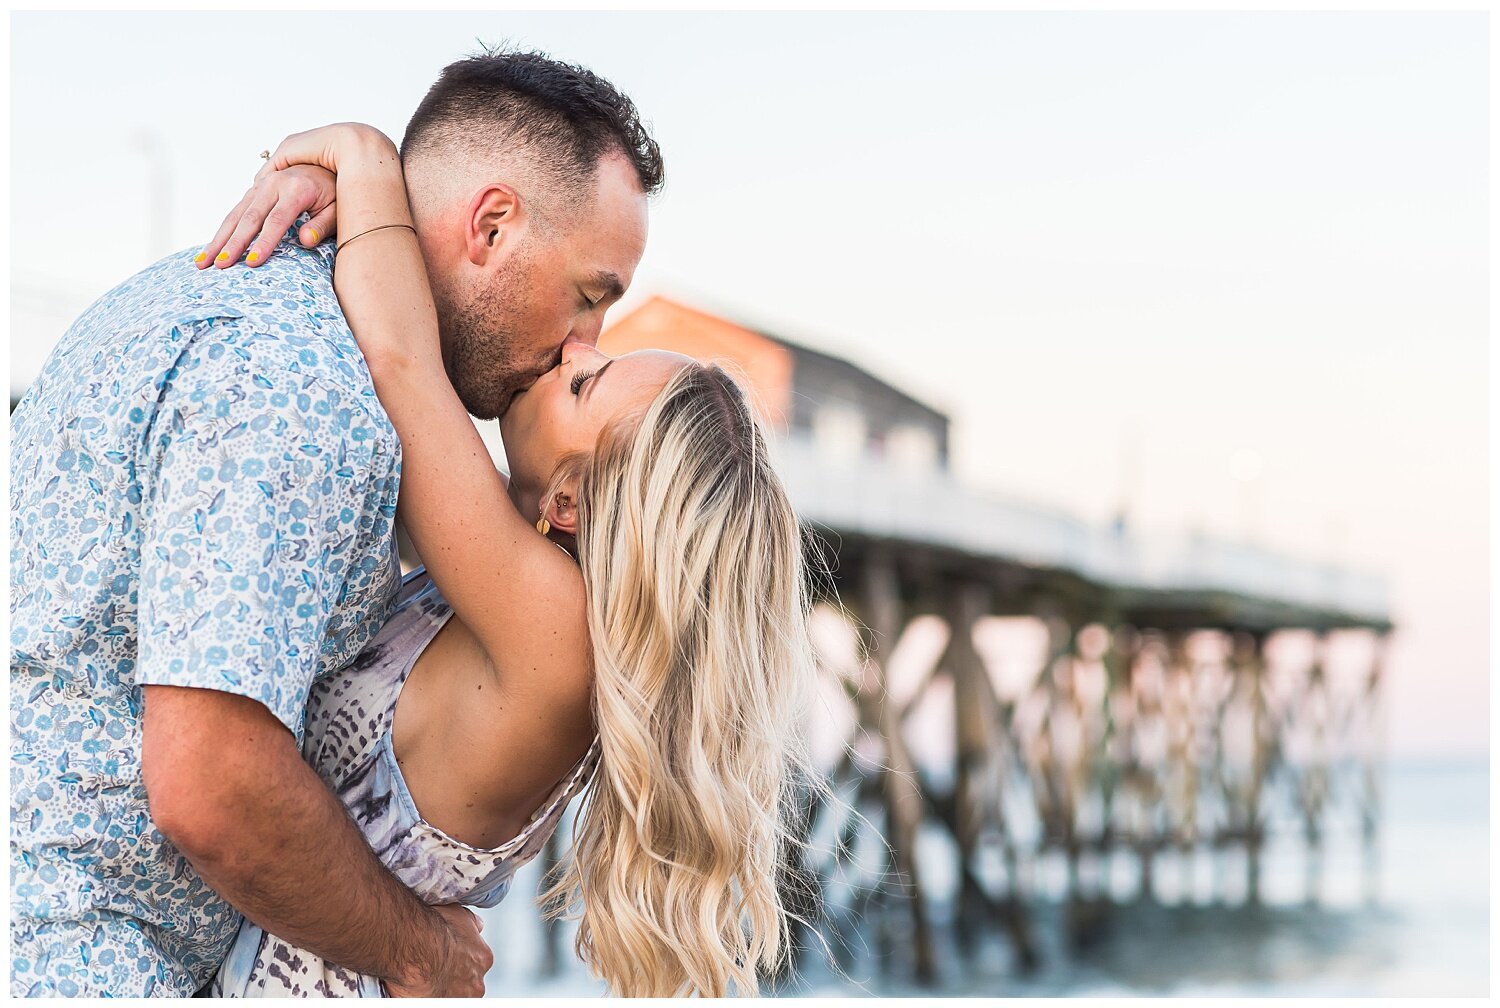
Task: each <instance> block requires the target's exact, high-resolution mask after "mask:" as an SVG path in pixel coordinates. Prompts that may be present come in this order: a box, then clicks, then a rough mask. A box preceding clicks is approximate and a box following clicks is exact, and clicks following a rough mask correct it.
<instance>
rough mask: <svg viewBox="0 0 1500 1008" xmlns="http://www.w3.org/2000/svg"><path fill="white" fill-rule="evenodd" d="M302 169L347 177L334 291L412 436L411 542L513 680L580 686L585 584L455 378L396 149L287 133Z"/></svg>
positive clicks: (404, 503) (339, 204)
mask: <svg viewBox="0 0 1500 1008" xmlns="http://www.w3.org/2000/svg"><path fill="white" fill-rule="evenodd" d="M291 163H309V164H318V165H321V166H322V167H324V168H327V169H329V170H331V171H334V172H335V173H336V176H337V197H336V203H335V206H336V210H337V217H338V220H337V226H338V233H339V236H340V239H341V242H342V247H341V251H340V252H339V253H338V260H337V265H336V267H335V271H334V288H335V290H336V292H337V293H338V296H339V302H340V304H341V306H342V307H343V309H344V314H345V316H346V318H347V319H348V322H349V327H350V328H351V329H352V330H353V332H354V335H355V338H356V339H357V340H358V342H359V346H360V349H361V351H362V352H363V353H364V356H365V360H366V362H367V363H368V365H369V368H370V373H371V375H372V377H373V378H374V380H375V391H376V394H377V395H378V396H379V397H380V402H381V405H382V406H384V407H385V410H386V413H387V414H388V415H389V416H390V418H391V422H392V424H394V425H395V428H396V432H397V434H398V435H399V436H400V438H401V454H402V468H401V500H400V508H401V515H402V522H403V524H404V525H405V527H406V530H407V533H408V534H409V535H410V536H411V539H412V543H413V545H415V546H416V549H417V552H418V553H419V554H420V555H421V557H422V560H423V562H424V563H425V564H426V565H427V570H428V571H429V573H431V575H432V578H433V580H434V581H435V582H436V583H437V585H438V588H439V590H441V591H442V593H443V596H444V597H445V598H446V599H447V600H448V602H449V604H450V605H451V606H452V607H453V610H454V612H455V613H456V614H457V615H458V617H459V618H460V619H461V620H463V622H464V623H465V624H467V626H468V627H469V628H470V630H471V631H472V632H473V633H474V635H475V636H476V637H477V638H478V639H479V641H480V643H481V645H482V646H483V647H484V648H485V650H486V652H487V653H488V654H489V656H490V660H491V662H492V663H493V664H494V665H495V667H496V669H497V670H499V672H500V674H501V676H502V680H503V681H508V682H510V683H511V684H513V685H516V686H521V687H525V686H540V685H543V684H547V685H552V684H562V685H566V686H567V687H570V688H571V687H576V686H577V685H579V681H578V680H577V679H575V678H574V675H573V673H574V672H575V671H576V673H577V674H578V675H585V674H586V672H587V667H588V643H587V627H586V622H585V616H584V605H583V579H582V576H581V575H580V574H579V571H578V568H577V566H576V565H575V564H574V563H573V562H572V559H571V558H570V557H568V556H567V555H566V554H565V553H564V552H563V551H561V550H559V549H558V548H557V547H556V546H555V545H554V544H553V543H552V542H551V541H550V540H548V539H546V538H544V537H543V536H541V535H539V534H538V533H537V531H536V529H534V528H533V527H532V525H531V523H530V522H528V521H526V520H525V519H524V518H523V517H521V515H519V514H518V513H517V512H516V510H515V508H514V507H512V506H511V503H510V500H509V498H508V497H507V496H506V493H505V484H504V481H503V477H502V476H501V475H500V474H499V473H498V472H496V470H495V466H494V463H493V462H492V461H491V459H490V456H489V452H488V451H487V450H486V448H485V446H484V442H483V441H482V440H481V439H480V437H479V432H478V431H477V430H475V429H474V424H473V421H471V420H470V419H469V415H468V412H467V411H466V410H465V409H464V407H463V404H462V403H461V402H460V401H459V399H458V395H457V393H455V392H454V390H453V386H452V384H451V383H450V382H449V380H448V376H447V372H446V370H445V369H444V366H443V359H442V350H441V344H440V342H439V337H438V328H437V313H436V310H435V309H434V307H433V303H432V293H431V290H430V288H429V286H428V283H427V272H426V269H425V268H424V265H423V261H422V255H421V250H420V248H419V247H418V245H417V241H416V235H415V232H414V231H412V230H410V227H411V225H412V217H411V210H410V207H409V206H408V203H407V197H406V187H405V182H404V180H403V177H402V174H401V163H400V159H399V156H398V154H397V152H396V148H395V146H394V145H393V144H392V143H391V141H390V140H389V139H387V138H386V137H385V136H383V135H382V134H380V133H379V131H377V130H374V129H371V128H369V127H356V126H339V127H327V128H325V129H324V130H314V131H311V132H309V133H302V134H297V135H296V136H293V137H289V138H288V139H287V140H286V141H285V142H284V143H283V144H282V146H281V147H280V148H278V149H277V152H276V155H275V156H274V157H273V158H272V160H271V162H270V164H271V166H272V168H273V169H275V168H281V167H284V166H286V165H288V164H291ZM390 224H397V225H405V226H404V227H382V225H390ZM377 227H379V228H380V230H375V231H372V230H371V229H372V228H377ZM366 232H368V233H366Z"/></svg>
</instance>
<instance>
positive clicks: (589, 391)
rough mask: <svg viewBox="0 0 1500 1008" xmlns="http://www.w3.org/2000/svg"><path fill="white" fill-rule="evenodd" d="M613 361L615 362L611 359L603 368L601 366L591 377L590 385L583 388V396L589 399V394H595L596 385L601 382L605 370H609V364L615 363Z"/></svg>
mask: <svg viewBox="0 0 1500 1008" xmlns="http://www.w3.org/2000/svg"><path fill="white" fill-rule="evenodd" d="M613 363H614V361H613V360H611V361H609V362H608V363H606V364H605V365H604V366H603V367H602V368H600V369H599V370H598V371H595V372H594V375H593V377H592V378H590V379H589V382H588V385H589V387H588V388H586V389H584V390H583V397H584V398H585V399H587V398H588V397H589V396H591V395H593V394H594V386H595V385H598V384H599V379H600V378H603V377H604V372H606V371H608V370H609V365H610V364H613Z"/></svg>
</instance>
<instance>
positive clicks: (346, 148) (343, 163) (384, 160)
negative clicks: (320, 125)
mask: <svg viewBox="0 0 1500 1008" xmlns="http://www.w3.org/2000/svg"><path fill="white" fill-rule="evenodd" d="M334 156H335V159H336V160H337V162H338V164H337V165H336V167H335V168H334V171H335V172H337V173H338V174H340V175H342V174H344V173H345V172H351V173H361V174H370V173H379V172H389V171H392V170H394V171H396V172H400V170H401V154H400V152H399V151H397V150H396V145H395V144H394V143H393V142H392V141H391V138H390V137H388V136H386V135H385V134H384V133H382V132H380V131H379V130H378V129H376V128H375V127H373V126H366V125H364V124H363V123H349V124H348V126H347V128H346V129H341V131H340V133H339V136H338V140H337V142H336V143H335V144H334Z"/></svg>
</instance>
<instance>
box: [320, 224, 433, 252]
mask: <svg viewBox="0 0 1500 1008" xmlns="http://www.w3.org/2000/svg"><path fill="white" fill-rule="evenodd" d="M393 227H404V228H406V230H408V231H410V232H411V233H412V234H416V233H417V229H416V228H414V227H412V226H411V225H410V224H381V225H380V226H379V227H372V228H370V230H369V231H361V232H360V233H359V234H357V235H355V236H354V238H363V237H364V236H365V235H367V234H370V233H372V232H374V231H384V230H385V229H386V228H393ZM354 238H345V239H344V240H343V241H341V242H339V244H338V245H336V246H334V249H333V251H334V253H335V254H337V253H339V252H342V251H344V246H345V245H348V244H349V243H350V242H352V241H353V240H354Z"/></svg>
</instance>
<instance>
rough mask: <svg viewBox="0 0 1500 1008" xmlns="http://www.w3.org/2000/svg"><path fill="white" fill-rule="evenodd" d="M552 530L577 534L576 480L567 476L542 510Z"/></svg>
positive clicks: (565, 533) (566, 533)
mask: <svg viewBox="0 0 1500 1008" xmlns="http://www.w3.org/2000/svg"><path fill="white" fill-rule="evenodd" d="M544 514H545V517H546V519H547V521H548V522H549V523H550V524H551V525H552V528H553V530H554V531H557V532H561V533H563V534H564V535H570V536H576V535H578V480H577V479H576V478H575V477H571V476H570V477H569V478H568V479H566V480H564V481H563V483H562V485H561V486H560V487H559V488H558V490H557V493H555V494H553V495H552V500H550V501H549V502H548V503H547V510H546V512H544Z"/></svg>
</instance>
